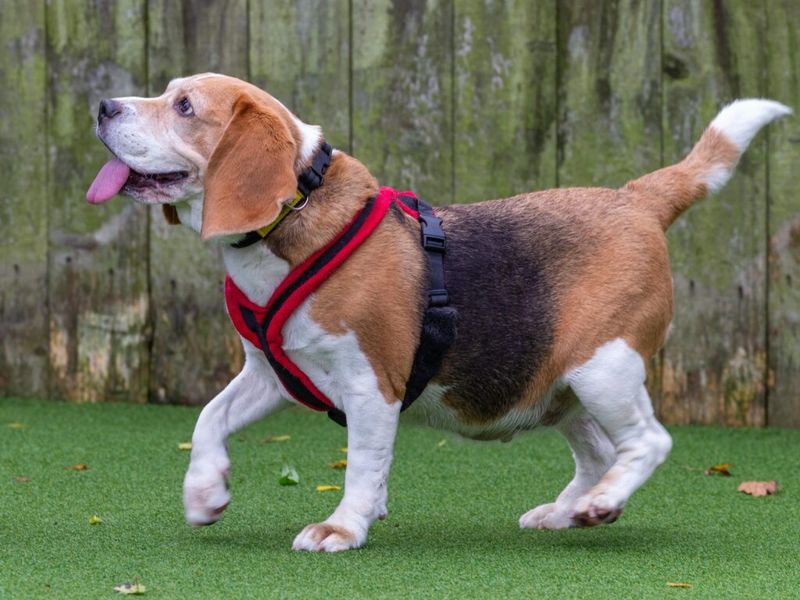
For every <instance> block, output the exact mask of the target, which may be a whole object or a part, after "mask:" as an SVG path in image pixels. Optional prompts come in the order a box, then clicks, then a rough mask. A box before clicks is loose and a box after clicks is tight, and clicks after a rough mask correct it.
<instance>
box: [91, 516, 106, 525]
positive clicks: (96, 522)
mask: <svg viewBox="0 0 800 600" xmlns="http://www.w3.org/2000/svg"><path fill="white" fill-rule="evenodd" d="M102 522H103V519H101V518H100V517H98V516H97V515H92V516H91V517H89V525H99V524H100V523H102Z"/></svg>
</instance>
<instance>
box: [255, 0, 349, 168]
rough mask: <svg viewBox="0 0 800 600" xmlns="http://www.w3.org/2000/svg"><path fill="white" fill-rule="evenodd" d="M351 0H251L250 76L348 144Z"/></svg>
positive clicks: (335, 141)
mask: <svg viewBox="0 0 800 600" xmlns="http://www.w3.org/2000/svg"><path fill="white" fill-rule="evenodd" d="M349 6H350V3H349V0H332V1H331V0H302V1H298V2H295V1H291V0H283V1H281V2H264V1H251V3H250V77H251V81H252V82H253V83H255V84H256V85H258V86H260V87H262V88H263V89H265V90H267V91H268V92H269V93H270V94H272V95H273V96H275V97H276V98H278V100H280V101H281V102H283V103H284V104H285V105H286V106H287V107H288V108H289V110H291V111H292V112H294V113H295V114H296V115H297V116H298V117H299V118H300V119H302V120H303V121H305V122H306V123H312V124H316V125H321V126H322V130H323V132H324V135H325V139H326V140H327V141H328V142H329V143H330V144H332V145H333V146H334V147H336V148H341V149H342V150H344V151H345V152H349V149H350V11H349Z"/></svg>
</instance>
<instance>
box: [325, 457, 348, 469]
mask: <svg viewBox="0 0 800 600" xmlns="http://www.w3.org/2000/svg"><path fill="white" fill-rule="evenodd" d="M328 466H329V467H330V468H331V469H344V468H346V467H347V459H346V458H342V459H340V460H337V461H336V462H332V463H328Z"/></svg>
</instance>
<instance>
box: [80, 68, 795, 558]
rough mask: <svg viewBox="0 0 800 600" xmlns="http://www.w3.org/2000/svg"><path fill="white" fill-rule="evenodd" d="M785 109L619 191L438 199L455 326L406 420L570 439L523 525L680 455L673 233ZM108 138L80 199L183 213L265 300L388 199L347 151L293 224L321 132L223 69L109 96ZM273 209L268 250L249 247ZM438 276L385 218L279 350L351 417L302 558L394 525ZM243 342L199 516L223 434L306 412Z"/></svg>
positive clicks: (542, 525) (579, 514)
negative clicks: (665, 412) (332, 492)
mask: <svg viewBox="0 0 800 600" xmlns="http://www.w3.org/2000/svg"><path fill="white" fill-rule="evenodd" d="M790 112H791V110H790V109H789V108H788V107H786V106H783V105H781V104H779V103H777V102H773V101H770V100H760V99H759V100H738V101H736V102H733V103H732V104H730V105H728V106H727V107H725V108H724V109H723V110H722V111H721V112H720V113H719V114H718V115H717V117H716V118H715V119H714V120H713V121H712V123H711V125H710V126H709V128H708V129H706V131H705V133H703V135H702V137H701V138H700V140H699V141H698V143H697V144H696V145H695V147H694V149H693V150H692V151H691V152H690V153H689V155H688V156H687V157H686V158H685V159H683V160H682V161H681V162H679V163H677V164H675V165H673V166H670V167H666V168H663V169H659V170H657V171H654V172H652V173H649V174H647V175H644V176H643V177H640V178H639V179H636V180H634V181H631V182H629V183H627V184H626V185H624V186H623V187H622V188H620V189H616V190H612V189H603V188H571V189H553V190H547V191H542V192H535V193H526V194H521V195H518V196H515V197H513V198H508V199H505V200H492V201H487V202H481V203H477V204H470V205H456V206H447V207H440V208H437V209H436V211H435V212H436V215H437V216H438V217H439V218H440V219H441V221H442V227H443V229H444V232H445V234H446V239H447V246H446V251H445V254H444V264H443V266H444V279H445V285H446V288H447V292H448V295H449V306H450V307H452V309H453V310H454V311H455V312H456V314H457V329H456V333H455V337H454V339H453V340H452V344H451V345H450V347H449V349H448V350H447V351H446V352H445V353H444V355H443V356H441V357H439V359H440V364H439V366H438V369H437V370H436V372H435V374H433V377H432V379H430V381H428V383H427V385H425V387H424V391H423V392H422V394H421V396H420V397H419V399H418V400H417V401H416V402H415V403H414V404H413V405H412V406H411V408H410V409H409V411H408V415H409V416H410V417H415V418H417V419H419V420H423V421H425V422H427V423H429V424H431V425H432V426H434V427H439V428H444V429H449V430H452V431H454V432H457V433H459V434H461V435H463V436H466V437H470V438H476V439H481V440H489V439H503V440H508V439H510V438H511V437H513V436H514V435H515V434H516V433H518V432H523V431H529V430H532V429H534V428H536V427H537V426H552V427H555V428H557V429H558V430H559V431H560V432H561V433H562V434H563V435H564V436H565V437H566V439H567V441H568V442H569V444H570V446H571V448H572V452H573V455H574V458H575V475H574V478H573V479H572V481H571V482H570V483H569V484H568V485H567V487H566V488H565V489H564V490H563V491H562V492H561V493H560V494H559V496H558V497H557V498H556V499H555V500H554V501H553V502H551V503H548V504H543V505H541V506H537V507H535V508H533V509H532V510H530V511H528V512H526V513H525V514H523V515H522V517H521V518H520V519H519V524H520V527H523V528H532V529H561V528H566V527H590V526H594V525H599V524H603V523H611V522H613V521H615V520H616V519H617V518H618V517H619V515H620V514H621V512H622V510H623V507H624V506H625V503H626V501H627V500H628V498H629V497H630V496H631V494H633V492H634V491H635V490H636V489H638V488H639V487H640V486H641V485H642V484H644V482H645V481H646V480H647V479H648V478H649V477H650V475H651V474H652V473H653V471H654V470H655V468H656V467H657V466H658V465H659V464H661V463H662V462H663V461H664V460H665V459H666V457H667V455H668V453H669V451H670V448H671V445H672V442H671V439H670V436H669V434H668V433H667V431H666V430H665V429H664V427H663V426H662V425H661V424H660V423H659V422H658V421H657V420H656V418H655V416H654V414H653V408H652V406H651V402H650V398H649V397H648V394H647V390H646V388H645V385H644V382H645V362H646V361H647V360H648V358H649V357H651V356H652V355H653V353H655V352H656V350H658V348H659V347H660V346H661V345H662V344H663V342H664V339H665V335H666V333H667V330H668V328H669V325H670V320H671V318H672V308H673V307H672V281H671V275H670V269H669V262H668V255H667V243H666V238H665V232H666V230H667V228H668V227H669V226H670V224H671V223H672V222H673V221H674V220H675V219H676V218H677V217H678V216H679V215H680V214H681V213H682V212H683V211H685V210H686V209H687V208H689V207H690V206H691V205H692V204H693V203H694V202H696V201H697V200H699V199H701V198H703V197H704V196H705V195H706V194H708V193H709V192H714V191H716V190H718V189H720V188H721V187H722V186H723V185H725V183H726V182H727V181H728V180H729V179H730V178H731V176H732V174H733V170H734V167H735V165H736V163H737V161H738V159H739V157H740V156H741V154H742V152H743V151H744V150H745V149H746V148H747V146H748V144H749V143H750V141H751V140H752V138H753V136H755V134H756V133H757V132H758V130H759V129H760V128H761V127H763V126H764V125H766V124H767V123H769V122H770V121H772V120H774V119H776V118H778V117H781V116H783V115H787V114H789V113H790ZM97 135H98V137H99V138H100V140H102V142H103V143H104V144H105V145H106V146H107V147H108V148H109V149H110V150H111V152H112V153H113V154H114V158H113V159H112V160H111V161H109V163H107V164H106V165H105V166H104V167H103V168H102V169H101V171H100V173H98V175H97V178H96V179H95V181H94V183H93V184H92V186H91V188H90V189H89V192H88V194H87V199H88V201H89V202H92V203H100V202H104V201H106V200H108V199H110V198H111V197H112V196H114V195H116V194H118V193H122V194H124V195H127V196H131V197H133V198H134V199H135V200H137V201H139V202H142V203H145V204H161V205H163V206H164V208H165V214H167V215H168V217H169V218H171V219H172V220H173V221H175V220H179V221H180V222H181V223H183V224H184V225H186V226H189V227H191V228H192V229H194V230H195V231H197V232H198V233H199V234H200V236H201V238H202V239H203V240H212V241H214V242H217V243H221V244H222V248H223V256H224V263H225V267H226V269H227V272H228V276H229V278H230V280H231V281H232V282H233V284H235V286H236V287H237V288H238V289H239V290H241V292H242V293H243V294H244V296H246V298H247V299H248V300H249V301H250V302H252V303H253V305H254V306H263V305H265V304H266V303H267V302H268V301H269V299H270V297H271V296H272V294H273V292H274V291H275V290H276V288H278V287H279V286H280V285H281V284H282V282H284V280H285V279H286V278H287V275H288V274H289V273H290V272H291V271H292V270H293V269H294V268H296V267H297V266H298V265H301V264H302V263H304V261H307V259H308V258H309V257H310V256H312V255H314V253H316V252H318V251H319V250H320V249H321V248H323V247H325V246H326V244H329V243H330V242H331V240H333V239H334V238H336V236H337V235H339V234H340V232H341V231H342V230H343V229H344V228H346V227H347V226H348V224H349V223H351V222H352V221H353V219H354V216H355V215H357V214H358V213H359V211H362V210H363V209H364V208H365V206H366V205H367V203H368V202H369V201H370V199H372V198H375V197H376V195H378V194H379V192H380V190H379V186H378V183H377V181H376V180H375V178H374V177H373V176H372V175H371V174H370V173H369V171H368V170H367V169H366V167H365V166H364V165H363V164H362V163H361V162H359V161H358V160H357V159H355V158H353V157H351V156H348V155H347V154H345V153H344V152H342V151H339V150H333V152H332V155H331V157H330V164H329V166H328V167H327V170H326V171H325V173H324V178H323V179H322V182H321V185H320V186H319V187H317V188H316V189H314V190H313V191H311V193H310V194H308V195H307V197H306V198H305V200H306V205H305V207H304V208H303V209H302V210H293V211H288V214H286V211H285V210H283V208H284V206H285V205H286V204H287V203H290V202H292V200H293V199H294V198H296V196H297V190H298V176H299V175H300V174H301V173H303V172H304V170H305V169H307V168H308V167H309V165H310V164H311V163H312V161H313V160H314V159H315V157H316V156H317V155H318V152H319V151H320V147H321V146H322V144H323V138H322V131H321V130H320V128H319V127H317V126H313V125H308V124H306V123H304V122H303V121H301V120H300V119H299V118H298V117H296V116H295V115H294V114H292V113H291V112H290V111H289V110H288V109H287V108H286V107H285V106H284V105H283V104H281V103H280V102H279V101H277V100H276V99H275V98H273V97H272V96H270V95H269V94H267V93H266V92H264V91H262V90H261V89H259V88H257V87H255V86H253V85H251V84H249V83H246V82H243V81H240V80H238V79H234V78H231V77H226V76H222V75H216V74H202V75H196V76H193V77H187V78H183V79H176V80H174V81H172V82H171V83H170V84H169V85H168V87H167V89H166V91H165V92H164V93H163V94H162V95H161V96H158V97H157V98H138V97H126V98H116V99H113V100H103V101H102V102H101V105H100V112H99V116H98V119H97ZM282 215H283V217H281V216H282ZM279 218H282V220H281V222H280V223H278V224H277V226H276V227H274V228H273V229H272V231H271V232H270V233H269V235H267V236H266V237H264V238H263V240H259V241H258V242H257V243H254V244H250V245H247V246H246V247H241V245H240V244H238V243H237V242H238V241H240V240H241V239H242V236H244V235H246V234H248V232H252V231H255V230H259V229H260V228H263V227H268V226H270V225H271V224H274V223H275V222H276V220H277V219H279ZM429 269H430V267H429V264H428V261H427V260H426V254H425V251H424V249H423V248H422V246H421V245H420V222H419V221H418V219H416V218H414V217H413V216H411V215H409V214H406V213H405V212H404V211H400V210H394V209H393V210H390V211H389V212H388V214H387V215H386V216H385V217H384V218H383V219H382V220H381V221H380V222H379V223H378V224H377V226H376V227H375V229H374V231H373V232H372V233H371V235H370V236H369V237H368V238H367V239H365V240H364V241H363V243H362V244H361V245H360V246H359V247H358V248H357V249H356V250H355V251H354V252H353V253H352V254H351V255H350V256H349V257H348V258H347V260H345V261H344V262H343V263H342V264H341V265H340V266H339V267H338V268H337V269H336V270H335V272H333V273H332V274H331V275H330V277H329V278H328V279H327V280H325V281H324V283H322V285H320V286H319V287H318V288H316V289H315V291H314V292H313V293H311V294H310V295H308V296H307V297H306V298H305V299H304V300H303V301H302V303H300V304H299V306H298V307H297V308H296V310H295V311H294V312H293V313H292V314H291V316H290V317H289V318H288V320H286V322H285V324H284V325H283V326H282V330H281V331H280V332H279V333H281V334H282V339H281V344H282V348H283V350H284V351H285V353H286V355H287V356H288V357H290V358H291V360H292V361H293V362H294V363H295V364H296V365H298V366H299V368H300V369H301V370H302V371H303V373H305V375H307V377H308V379H310V381H312V382H313V384H314V385H315V386H316V387H317V388H318V389H319V390H321V392H323V393H324V394H325V396H326V397H327V398H329V399H330V402H331V403H332V404H333V405H334V406H335V408H336V409H337V410H338V411H341V412H343V413H344V414H345V415H346V417H347V435H348V449H349V450H348V464H347V471H346V475H345V490H344V494H343V497H342V499H341V502H340V504H339V505H338V507H337V508H336V510H335V511H334V512H333V514H331V515H330V516H329V517H328V518H327V519H325V520H324V521H322V522H321V523H315V524H311V525H308V526H307V527H305V528H304V529H303V530H302V531H301V532H300V533H299V534H298V535H297V537H296V538H295V540H294V544H293V548H294V549H295V550H312V551H328V552H332V551H338V550H346V549H349V548H358V547H360V546H362V545H363V544H364V543H365V542H366V539H367V530H368V529H369V526H370V524H371V523H372V522H373V521H374V520H375V519H381V518H383V517H385V515H386V504H387V479H388V475H389V465H390V463H391V460H392V446H393V443H394V439H395V434H396V431H397V426H398V421H399V418H400V408H401V400H402V399H403V398H404V395H405V392H406V385H407V382H408V380H409V374H410V373H411V371H412V366H413V363H414V360H415V354H416V351H417V348H418V346H419V345H420V336H421V329H422V323H423V319H424V314H425V309H426V306H425V305H426V299H427V292H428V287H429V285H428V284H429V279H428V277H429ZM242 343H243V345H244V350H245V357H246V358H245V363H244V366H243V368H242V371H241V372H240V373H239V374H238V375H237V376H236V377H235V378H234V379H233V380H232V381H231V382H230V384H229V385H228V386H227V387H226V388H225V389H224V390H223V391H222V392H220V393H219V394H218V395H217V396H216V397H215V398H214V399H213V400H211V402H209V403H208V404H207V405H206V406H205V408H204V409H203V411H202V413H201V414H200V417H199V419H198V421H197V425H196V428H195V431H194V435H193V437H192V454H191V464H190V465H189V468H188V471H187V473H186V478H185V481H184V488H183V500H184V505H185V510H186V519H187V521H188V522H189V524H191V525H194V526H199V525H209V524H211V523H214V522H215V521H217V520H219V519H220V517H221V516H222V513H223V511H224V510H225V508H226V507H227V506H228V503H229V500H230V495H229V490H228V485H227V480H228V474H229V466H230V463H229V460H228V454H227V451H226V446H225V440H226V438H227V437H228V436H229V435H230V434H231V433H232V432H235V431H237V430H238V429H240V428H242V427H244V426H246V425H248V424H249V423H252V422H253V421H255V420H257V419H261V418H262V417H264V416H266V415H268V414H270V413H272V412H274V411H276V410H278V409H280V408H282V407H284V406H287V405H288V404H289V403H291V402H293V401H294V400H293V397H292V394H290V393H288V392H287V389H286V387H285V386H284V382H283V380H282V379H281V378H280V377H278V376H277V375H276V371H275V368H274V366H273V365H272V364H271V363H270V361H269V360H268V358H267V357H266V356H265V351H264V349H263V348H260V347H258V346H257V345H256V344H254V343H253V342H252V341H251V340H249V339H247V338H246V337H242Z"/></svg>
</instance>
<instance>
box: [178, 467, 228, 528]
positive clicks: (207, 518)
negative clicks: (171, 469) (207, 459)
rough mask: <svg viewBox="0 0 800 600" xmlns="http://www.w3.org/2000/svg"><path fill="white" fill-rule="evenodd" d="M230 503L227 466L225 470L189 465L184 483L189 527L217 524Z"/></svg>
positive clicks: (185, 507)
mask: <svg viewBox="0 0 800 600" xmlns="http://www.w3.org/2000/svg"><path fill="white" fill-rule="evenodd" d="M230 501H231V495H230V493H228V467H227V464H226V465H225V466H224V468H219V467H215V466H213V465H209V464H206V465H202V466H201V465H195V464H192V465H189V470H188V471H187V472H186V478H185V479H184V481H183V506H184V510H185V514H186V522H187V523H189V525H191V526H192V527H201V526H203V525H211V524H213V523H216V522H217V521H219V520H220V519H221V518H222V513H223V512H225V509H226V508H227V507H228V504H229V503H230Z"/></svg>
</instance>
